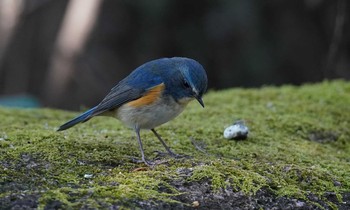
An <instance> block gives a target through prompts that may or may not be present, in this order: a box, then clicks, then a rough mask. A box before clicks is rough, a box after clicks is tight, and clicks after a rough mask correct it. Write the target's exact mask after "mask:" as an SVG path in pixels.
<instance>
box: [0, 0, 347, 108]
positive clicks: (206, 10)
mask: <svg viewBox="0 0 350 210" xmlns="http://www.w3.org/2000/svg"><path fill="white" fill-rule="evenodd" d="M349 8H350V2H347V0H297V1H296V0H285V1H280V0H265V1H261V0H216V1H212V0H192V1H189V0H186V1H185V0H147V1H145V0H132V1H130V0H60V1H56V0H0V104H1V105H7V106H21V107H37V106H44V107H55V108H61V109H70V110H78V109H80V108H81V107H83V106H88V107H89V106H93V105H96V104H97V103H98V102H99V101H100V100H102V98H103V97H104V96H105V95H106V94H107V93H108V92H109V90H110V89H111V88H112V87H113V86H114V85H115V84H116V83H117V82H118V81H119V80H121V79H122V78H123V77H125V76H126V75H128V74H129V73H130V72H131V71H132V70H133V69H135V68H136V67H138V66H139V65H141V64H143V63H144V62H147V61H149V60H152V59H156V58H160V57H173V56H185V57H190V58H193V59H196V60H197V61H199V62H200V63H201V64H202V65H203V66H204V67H205V69H206V70H207V73H208V76H209V88H210V89H223V88H230V87H260V86H263V85H281V84H295V85H299V84H303V83H306V82H318V81H322V80H324V79H335V78H343V79H350V42H349V37H350V27H349V26H350V25H349V11H350V10H349Z"/></svg>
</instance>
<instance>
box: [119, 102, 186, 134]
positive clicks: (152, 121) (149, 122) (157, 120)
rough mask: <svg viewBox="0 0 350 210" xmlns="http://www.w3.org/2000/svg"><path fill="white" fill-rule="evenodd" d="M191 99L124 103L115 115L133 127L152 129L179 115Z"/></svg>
mask: <svg viewBox="0 0 350 210" xmlns="http://www.w3.org/2000/svg"><path fill="white" fill-rule="evenodd" d="M189 101H190V99H188V100H184V101H182V102H180V103H176V102H175V100H174V99H172V98H168V99H166V100H165V99H162V100H158V101H156V102H154V103H152V104H149V105H146V106H143V107H132V106H129V105H128V104H124V105H123V106H121V107H119V108H118V110H117V112H116V115H115V117H116V118H117V119H119V120H120V121H122V122H123V123H124V124H125V125H126V126H128V127H131V128H135V126H137V127H139V128H140V129H152V128H155V127H157V126H159V125H161V124H164V123H166V122H168V121H169V120H172V119H174V118H175V117H176V116H178V115H179V114H180V113H181V112H182V111H183V110H184V108H185V107H186V105H187V104H188V102H189Z"/></svg>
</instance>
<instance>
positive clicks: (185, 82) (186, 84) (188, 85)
mask: <svg viewBox="0 0 350 210" xmlns="http://www.w3.org/2000/svg"><path fill="white" fill-rule="evenodd" d="M184 86H185V88H190V84H188V82H187V81H186V80H185V81H184Z"/></svg>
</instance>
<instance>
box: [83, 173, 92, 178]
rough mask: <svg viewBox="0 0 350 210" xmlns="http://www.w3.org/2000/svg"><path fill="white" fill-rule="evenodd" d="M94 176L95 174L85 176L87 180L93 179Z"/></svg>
mask: <svg viewBox="0 0 350 210" xmlns="http://www.w3.org/2000/svg"><path fill="white" fill-rule="evenodd" d="M93 176H94V175H93V174H84V178H85V179H91V178H92V177H93Z"/></svg>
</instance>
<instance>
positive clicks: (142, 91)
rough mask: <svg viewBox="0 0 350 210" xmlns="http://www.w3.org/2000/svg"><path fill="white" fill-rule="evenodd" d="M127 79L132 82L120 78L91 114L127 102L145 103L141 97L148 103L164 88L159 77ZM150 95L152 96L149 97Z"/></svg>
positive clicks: (109, 109) (111, 108) (133, 103)
mask: <svg viewBox="0 0 350 210" xmlns="http://www.w3.org/2000/svg"><path fill="white" fill-rule="evenodd" d="M129 81H132V82H128V80H126V81H125V80H122V81H121V82H120V83H119V84H117V85H116V86H115V87H113V88H112V89H111V91H110V92H109V93H108V95H107V96H106V97H105V98H104V99H103V100H102V101H101V103H100V104H99V105H97V106H96V109H95V110H94V113H93V114H92V115H93V116H96V115H99V114H101V113H103V112H106V111H111V110H114V109H116V108H119V107H120V106H122V105H123V104H126V103H128V102H130V104H132V105H135V106H138V105H140V103H145V104H147V101H145V100H142V99H143V98H144V99H146V100H147V99H148V103H149V99H150V98H155V97H154V96H155V95H158V94H159V93H160V92H161V91H163V89H164V87H163V86H164V83H163V81H162V80H161V79H160V78H152V77H141V78H133V79H132V80H129ZM159 87H162V88H159ZM151 95H152V96H153V97H150V96H151ZM146 96H147V97H146ZM131 102H132V103H131Z"/></svg>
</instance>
